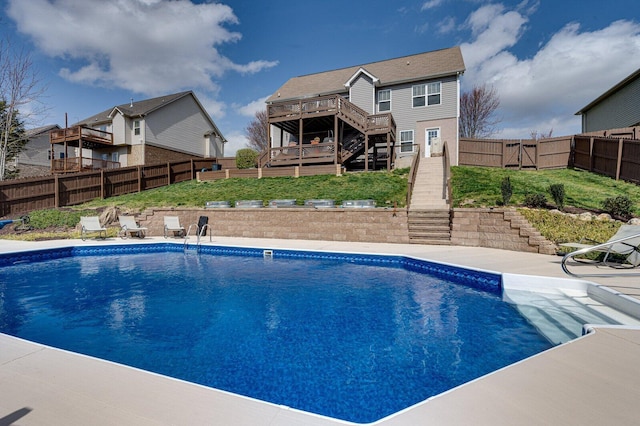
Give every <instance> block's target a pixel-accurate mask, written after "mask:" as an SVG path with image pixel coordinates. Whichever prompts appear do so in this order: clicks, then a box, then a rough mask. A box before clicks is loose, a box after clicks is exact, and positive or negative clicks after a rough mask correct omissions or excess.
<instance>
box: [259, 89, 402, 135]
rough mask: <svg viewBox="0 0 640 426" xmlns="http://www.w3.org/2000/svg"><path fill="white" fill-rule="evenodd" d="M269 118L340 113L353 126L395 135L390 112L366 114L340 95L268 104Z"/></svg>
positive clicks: (371, 131)
mask: <svg viewBox="0 0 640 426" xmlns="http://www.w3.org/2000/svg"><path fill="white" fill-rule="evenodd" d="M267 112H268V115H269V120H271V121H273V122H277V121H284V120H294V119H297V118H307V117H309V116H313V115H315V114H325V115H327V114H340V115H342V117H343V119H346V121H347V122H349V123H350V124H351V125H352V126H353V127H356V128H357V129H359V130H361V131H362V132H368V133H382V132H387V131H390V132H392V133H393V134H394V136H395V127H396V123H395V121H394V120H393V116H392V115H391V113H381V114H368V113H367V112H366V111H365V110H363V109H362V108H360V107H359V106H357V105H355V104H353V103H351V102H349V101H348V100H347V99H345V98H343V97H342V96H340V95H331V96H318V97H315V98H308V99H300V100H295V101H285V102H279V103H274V104H271V105H268V107H267Z"/></svg>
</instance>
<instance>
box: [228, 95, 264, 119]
mask: <svg viewBox="0 0 640 426" xmlns="http://www.w3.org/2000/svg"><path fill="white" fill-rule="evenodd" d="M269 96H270V95H269ZM269 96H265V97H264V98H260V99H256V100H255V101H253V102H250V103H248V104H247V105H242V106H238V107H237V108H236V109H237V111H238V113H239V114H240V115H244V116H245V117H251V118H253V117H255V115H256V112H258V111H264V110H265V108H266V107H267V106H266V104H265V102H266V100H267V99H268V98H269Z"/></svg>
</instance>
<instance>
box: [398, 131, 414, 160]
mask: <svg viewBox="0 0 640 426" xmlns="http://www.w3.org/2000/svg"><path fill="white" fill-rule="evenodd" d="M403 133H411V150H410V151H404V150H403V149H402V144H403V143H405V144H408V143H409V141H403V140H402V134H403ZM415 143H416V133H415V131H413V130H401V131H400V148H399V149H400V153H402V154H409V153H412V152H415V148H414V146H415Z"/></svg>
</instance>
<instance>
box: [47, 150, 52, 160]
mask: <svg viewBox="0 0 640 426" xmlns="http://www.w3.org/2000/svg"><path fill="white" fill-rule="evenodd" d="M52 155H53V153H52V152H51V150H48V151H47V160H51V156H52Z"/></svg>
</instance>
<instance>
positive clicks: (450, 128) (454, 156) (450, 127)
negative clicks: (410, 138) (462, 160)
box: [414, 118, 458, 165]
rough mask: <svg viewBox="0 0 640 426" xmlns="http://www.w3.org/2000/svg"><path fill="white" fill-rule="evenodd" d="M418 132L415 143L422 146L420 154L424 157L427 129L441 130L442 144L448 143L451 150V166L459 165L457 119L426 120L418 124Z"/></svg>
mask: <svg viewBox="0 0 640 426" xmlns="http://www.w3.org/2000/svg"><path fill="white" fill-rule="evenodd" d="M416 126H417V131H416V132H415V136H414V137H415V141H414V143H417V144H419V145H420V152H421V153H422V156H423V157H424V150H425V142H426V132H425V131H426V130H427V129H440V139H441V140H442V142H443V143H444V142H446V143H447V147H448V148H449V161H450V162H451V164H453V165H455V164H458V150H457V146H458V144H457V140H458V119H457V118H443V119H440V120H425V121H419V122H418V123H416Z"/></svg>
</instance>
